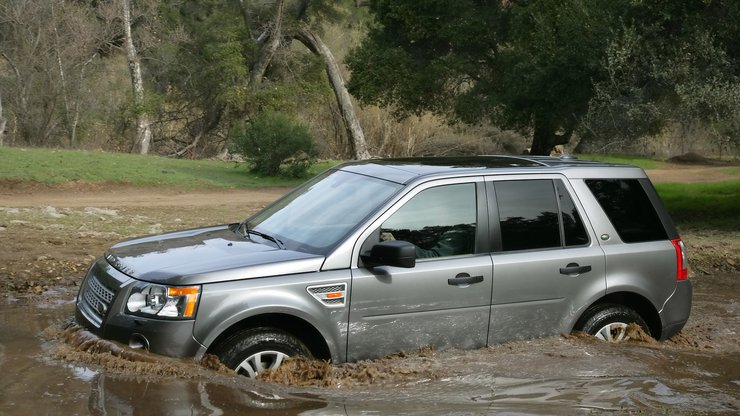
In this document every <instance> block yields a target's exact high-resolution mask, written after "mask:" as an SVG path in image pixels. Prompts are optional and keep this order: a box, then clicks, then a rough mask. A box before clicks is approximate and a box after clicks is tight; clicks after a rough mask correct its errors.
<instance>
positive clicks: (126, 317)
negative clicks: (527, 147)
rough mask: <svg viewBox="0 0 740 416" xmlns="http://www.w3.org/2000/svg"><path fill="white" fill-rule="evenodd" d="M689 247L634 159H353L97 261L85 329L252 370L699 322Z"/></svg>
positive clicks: (85, 299) (82, 311) (666, 331)
mask: <svg viewBox="0 0 740 416" xmlns="http://www.w3.org/2000/svg"><path fill="white" fill-rule="evenodd" d="M686 267H687V264H686V257H685V251H684V245H683V243H682V241H681V239H680V238H679V236H678V233H677V231H676V228H675V226H674V225H673V223H672V222H671V219H670V218H669V216H668V214H667V213H666V211H665V209H664V207H663V204H662V203H661V201H660V199H659V198H658V195H657V193H656V192H655V190H654V188H653V186H652V184H651V183H650V181H649V179H648V178H647V177H646V175H645V172H643V170H642V169H639V168H636V167H633V166H621V165H611V164H604V163H594V162H586V161H579V160H575V159H573V158H567V157H566V158H548V157H511V156H480V157H469V158H421V159H391V160H370V161H364V162H352V163H347V164H344V165H341V166H338V167H337V168H334V169H331V170H329V171H327V172H324V173H323V174H321V175H319V176H317V177H315V178H313V179H311V180H310V181H308V182H307V183H305V184H304V185H302V186H300V187H299V188H297V189H296V190H294V191H292V192H290V193H288V194H287V195H285V196H284V197H282V198H281V199H279V200H277V201H276V202H274V203H273V204H272V205H270V206H268V207H267V208H265V209H264V210H262V211H261V212H259V213H257V214H255V215H253V216H252V217H250V218H248V219H246V220H244V221H243V222H241V223H238V224H230V225H220V226H214V227H206V228H198V229H192V230H186V231H179V232H172V233H167V234H162V235H156V236H150V237H144V238H138V239H134V240H130V241H126V242H122V243H119V244H116V245H114V246H113V247H112V248H111V249H110V250H109V251H108V252H107V253H105V255H104V256H103V257H101V258H100V259H98V260H97V261H95V262H94V263H93V265H92V266H91V267H90V270H89V271H88V273H87V276H86V277H85V279H84V282H83V283H82V285H81V289H80V293H79V295H78V298H77V310H76V319H77V321H78V322H79V323H80V324H81V325H83V326H85V327H87V328H89V329H90V330H91V331H93V332H95V333H97V334H98V335H99V336H101V337H103V338H106V339H112V340H116V341H120V342H123V343H126V344H128V345H129V346H131V347H132V348H145V349H148V350H150V351H152V352H155V353H159V354H164V355H169V356H174V357H195V358H200V357H202V356H204V355H205V354H214V355H216V356H218V357H219V358H220V359H221V361H223V362H224V363H225V364H226V365H227V366H229V367H231V368H233V369H235V370H236V371H238V372H239V373H242V374H245V375H249V376H254V375H255V374H257V373H259V372H260V371H263V370H264V369H266V368H273V367H275V366H278V365H279V364H280V363H281V361H282V360H283V359H285V358H286V357H289V356H297V355H301V356H307V357H315V358H319V359H325V360H331V361H333V362H335V363H341V362H345V361H353V360H360V359H365V358H373V357H380V356H383V355H386V354H389V353H393V352H397V351H401V350H413V349H417V348H419V347H423V346H432V347H434V348H437V349H444V348H451V347H455V348H478V347H483V346H485V345H491V344H495V343H500V342H503V341H507V340H514V339H525V338H532V337H542V336H548V335H554V334H561V333H568V332H571V331H574V330H576V331H585V332H587V333H589V334H592V335H594V336H596V337H598V338H601V339H604V340H619V339H621V338H623V337H624V336H625V332H626V327H627V325H628V324H630V323H636V324H638V325H640V326H641V327H642V328H643V329H644V330H645V331H646V332H647V333H649V334H651V335H652V336H653V337H655V338H657V339H660V340H662V339H666V338H668V337H670V336H672V335H673V334H675V333H676V332H678V331H679V330H680V329H681V328H682V327H683V325H684V324H685V322H686V320H687V319H688V317H689V312H690V310H691V293H692V286H691V283H690V282H689V281H688V280H687V268H686Z"/></svg>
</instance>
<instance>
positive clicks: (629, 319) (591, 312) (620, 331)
mask: <svg viewBox="0 0 740 416" xmlns="http://www.w3.org/2000/svg"><path fill="white" fill-rule="evenodd" d="M632 323H635V324H637V325H639V326H640V327H641V328H642V330H643V331H645V333H646V334H648V335H650V328H648V326H647V324H646V323H645V320H644V319H642V317H641V316H640V314H638V313H637V312H635V310H633V309H631V308H628V307H626V306H623V305H618V304H614V303H607V304H600V305H594V306H592V307H590V308H588V309H587V310H586V312H584V313H583V316H582V317H581V319H580V320H579V322H578V323H577V324H576V327H575V330H576V331H583V332H585V333H587V334H589V335H593V336H595V337H596V338H598V339H600V340H602V341H609V342H619V341H626V340H628V339H629V336H628V335H627V326H628V325H629V324H632Z"/></svg>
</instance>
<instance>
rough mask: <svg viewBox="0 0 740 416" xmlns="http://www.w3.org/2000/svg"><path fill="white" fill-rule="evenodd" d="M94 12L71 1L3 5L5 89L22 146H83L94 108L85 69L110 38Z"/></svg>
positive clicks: (0, 59) (0, 72) (0, 57)
mask: <svg viewBox="0 0 740 416" xmlns="http://www.w3.org/2000/svg"><path fill="white" fill-rule="evenodd" d="M93 10H94V9H93V8H92V7H90V6H87V5H84V4H80V3H79V2H73V1H65V0H52V1H44V2H39V1H35V2H32V1H21V0H9V1H3V2H0V88H2V90H3V92H4V93H5V96H4V98H5V104H6V111H7V114H11V115H12V116H11V119H12V120H13V123H14V128H13V131H14V132H17V136H18V137H17V142H18V143H27V144H30V145H47V146H50V145H59V144H64V143H65V142H66V144H67V145H68V146H70V147H75V146H76V145H77V130H78V123H79V117H80V113H82V112H83V109H84V106H85V105H86V104H87V103H88V102H89V97H88V95H89V94H88V93H87V92H86V91H85V89H86V86H87V85H86V83H87V79H86V73H85V68H87V67H89V64H90V63H91V62H92V61H93V60H95V57H96V53H97V49H98V47H99V46H100V44H101V43H104V42H105V39H106V36H107V31H106V28H104V27H101V26H99V25H97V24H96V23H97V22H96V21H95V17H94V13H93ZM14 136H15V134H14ZM65 136H66V137H65ZM13 141H16V137H14V139H13Z"/></svg>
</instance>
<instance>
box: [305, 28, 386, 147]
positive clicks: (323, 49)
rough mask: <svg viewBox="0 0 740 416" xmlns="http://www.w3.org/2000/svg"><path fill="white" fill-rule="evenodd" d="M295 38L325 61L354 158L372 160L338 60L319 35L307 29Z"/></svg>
mask: <svg viewBox="0 0 740 416" xmlns="http://www.w3.org/2000/svg"><path fill="white" fill-rule="evenodd" d="M294 37H295V38H296V39H297V40H298V41H300V42H301V43H303V44H304V45H305V46H306V47H307V48H308V49H309V50H310V51H311V52H313V53H315V54H316V55H318V56H320V57H321V58H323V59H324V63H325V64H326V73H327V75H328V77H329V83H331V87H332V89H333V90H334V95H335V96H336V98H337V104H338V105H339V111H340V112H341V114H342V120H343V121H344V126H345V128H346V129H347V134H348V135H349V138H350V142H351V143H352V148H353V149H352V150H353V152H354V157H355V159H358V160H364V159H370V158H371V157H372V155H371V154H370V152H369V151H368V149H367V142H366V141H365V134H364V133H363V132H362V126H360V121H359V120H358V118H357V115H356V114H355V109H354V106H353V105H352V98H351V96H350V95H349V91H347V87H346V86H345V84H344V78H342V73H341V71H340V69H339V65H338V64H337V61H336V59H334V55H333V54H332V53H331V50H329V47H328V46H326V44H325V43H324V42H323V41H322V40H321V38H320V37H319V36H318V35H316V34H315V33H313V32H310V31H308V30H306V29H300V30H298V31H297V32H296V33H295V35H294Z"/></svg>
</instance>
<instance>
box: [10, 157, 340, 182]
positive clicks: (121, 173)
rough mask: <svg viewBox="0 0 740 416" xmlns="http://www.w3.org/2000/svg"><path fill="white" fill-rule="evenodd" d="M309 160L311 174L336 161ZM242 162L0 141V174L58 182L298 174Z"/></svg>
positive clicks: (250, 179)
mask: <svg viewBox="0 0 740 416" xmlns="http://www.w3.org/2000/svg"><path fill="white" fill-rule="evenodd" d="M336 164H337V162H336V161H328V162H322V163H319V164H316V165H314V166H313V167H312V168H311V170H310V175H314V174H316V173H318V172H321V171H323V170H325V169H327V168H329V167H331V166H334V165H336ZM248 169H249V166H248V165H247V164H246V163H235V162H223V161H215V160H182V159H170V158H165V157H159V156H142V155H133V154H127V153H106V152H87V151H70V150H52V149H21V148H12V147H0V180H7V181H18V182H37V183H43V184H52V185H53V184H59V183H64V182H70V181H80V182H89V183H105V182H114V183H122V184H132V185H137V186H167V187H176V188H185V189H194V188H213V187H216V188H248V187H266V186H295V185H297V184H299V183H301V182H302V181H303V179H290V178H275V177H261V176H258V175H255V174H253V173H251V172H249V171H248Z"/></svg>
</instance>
